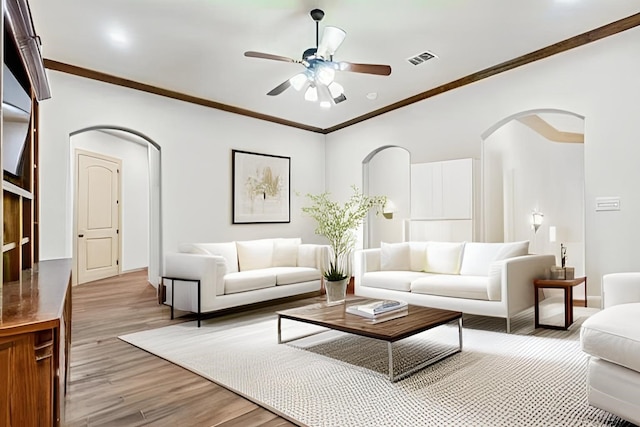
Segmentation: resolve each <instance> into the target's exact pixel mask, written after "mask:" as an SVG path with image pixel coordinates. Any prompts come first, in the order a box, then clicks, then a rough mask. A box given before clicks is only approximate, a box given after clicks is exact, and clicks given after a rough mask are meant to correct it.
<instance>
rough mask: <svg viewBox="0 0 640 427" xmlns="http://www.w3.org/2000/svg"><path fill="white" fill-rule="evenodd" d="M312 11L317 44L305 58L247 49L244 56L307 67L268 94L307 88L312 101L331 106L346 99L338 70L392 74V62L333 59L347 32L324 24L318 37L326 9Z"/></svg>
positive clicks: (307, 93) (305, 96)
mask: <svg viewBox="0 0 640 427" xmlns="http://www.w3.org/2000/svg"><path fill="white" fill-rule="evenodd" d="M310 15H311V18H312V19H313V20H314V21H315V23H316V47H313V48H309V49H307V50H305V51H304V52H303V53H302V60H296V59H291V58H287V57H285V56H279V55H272V54H270V53H262V52H254V51H247V52H245V53H244V56H246V57H250V58H262V59H271V60H274V61H284V62H293V63H296V64H302V65H304V67H305V69H304V71H302V72H300V73H298V74H296V75H294V76H293V77H291V78H290V79H288V80H285V81H284V82H282V83H281V84H279V85H278V86H276V87H275V88H273V89H272V90H271V91H270V92H268V93H267V95H269V96H276V95H280V94H281V93H282V92H284V91H285V90H287V89H288V88H289V87H293V88H294V89H295V90H297V91H302V90H303V89H305V93H304V99H305V100H307V101H312V102H316V101H320V106H321V107H323V108H329V107H330V106H331V104H332V103H333V104H339V103H340V102H342V101H345V100H346V99H347V97H346V96H345V95H344V88H343V87H342V85H341V84H340V83H338V82H336V81H334V77H335V73H336V71H350V72H353V73H365V74H377V75H381V76H388V75H390V74H391V67H390V66H389V65H379V64H356V63H353V62H344V61H340V62H336V61H334V60H333V55H334V54H335V52H336V50H338V48H339V47H340V45H341V44H342V42H343V41H344V38H345V37H346V35H347V33H346V32H344V31H343V30H341V29H340V28H337V27H325V28H324V32H323V34H322V40H319V38H318V36H319V24H320V21H321V20H322V18H323V17H324V12H323V11H322V10H320V9H313V10H312V11H311V13H310Z"/></svg>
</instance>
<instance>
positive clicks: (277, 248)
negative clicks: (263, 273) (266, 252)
mask: <svg viewBox="0 0 640 427" xmlns="http://www.w3.org/2000/svg"><path fill="white" fill-rule="evenodd" d="M300 243H301V240H300V239H274V240H273V260H272V265H273V266H274V267H296V266H297V265H298V248H299V247H300Z"/></svg>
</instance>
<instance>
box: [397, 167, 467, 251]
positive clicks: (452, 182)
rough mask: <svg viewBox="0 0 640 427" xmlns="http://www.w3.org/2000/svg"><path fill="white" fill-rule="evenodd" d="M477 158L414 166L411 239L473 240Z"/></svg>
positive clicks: (412, 168) (412, 173) (412, 174)
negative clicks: (475, 166) (475, 165)
mask: <svg viewBox="0 0 640 427" xmlns="http://www.w3.org/2000/svg"><path fill="white" fill-rule="evenodd" d="M475 163H476V161H475V160H474V159H456V160H447V161H441V162H429V163H414V164H412V165H411V221H410V226H409V236H406V238H411V239H420V240H423V239H427V240H449V241H459V240H474V234H473V233H474V223H473V221H474V216H475V215H474V206H476V203H475V200H474V198H475V197H476V193H477V192H476V191H475V187H476V180H475V179H474V176H475V169H474V164H475Z"/></svg>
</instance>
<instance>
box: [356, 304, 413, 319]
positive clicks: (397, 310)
mask: <svg viewBox="0 0 640 427" xmlns="http://www.w3.org/2000/svg"><path fill="white" fill-rule="evenodd" d="M347 313H351V314H356V315H358V316H362V317H367V318H369V319H378V318H383V317H384V318H387V317H398V316H397V315H405V314H406V313H407V303H406V302H405V301H393V300H381V301H373V302H370V303H367V304H360V305H350V306H348V307H347Z"/></svg>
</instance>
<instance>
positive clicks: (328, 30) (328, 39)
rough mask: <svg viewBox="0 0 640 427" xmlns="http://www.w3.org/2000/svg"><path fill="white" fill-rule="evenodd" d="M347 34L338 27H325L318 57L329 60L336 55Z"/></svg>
mask: <svg viewBox="0 0 640 427" xmlns="http://www.w3.org/2000/svg"><path fill="white" fill-rule="evenodd" d="M346 36H347V33H346V32H345V31H344V30H342V29H340V28H338V27H324V32H323V33H322V41H321V42H320V46H318V52H317V55H318V56H321V57H322V58H324V59H329V58H331V57H332V56H333V54H334V53H336V50H338V48H339V47H340V45H341V44H342V42H343V41H344V38H345V37H346Z"/></svg>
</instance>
